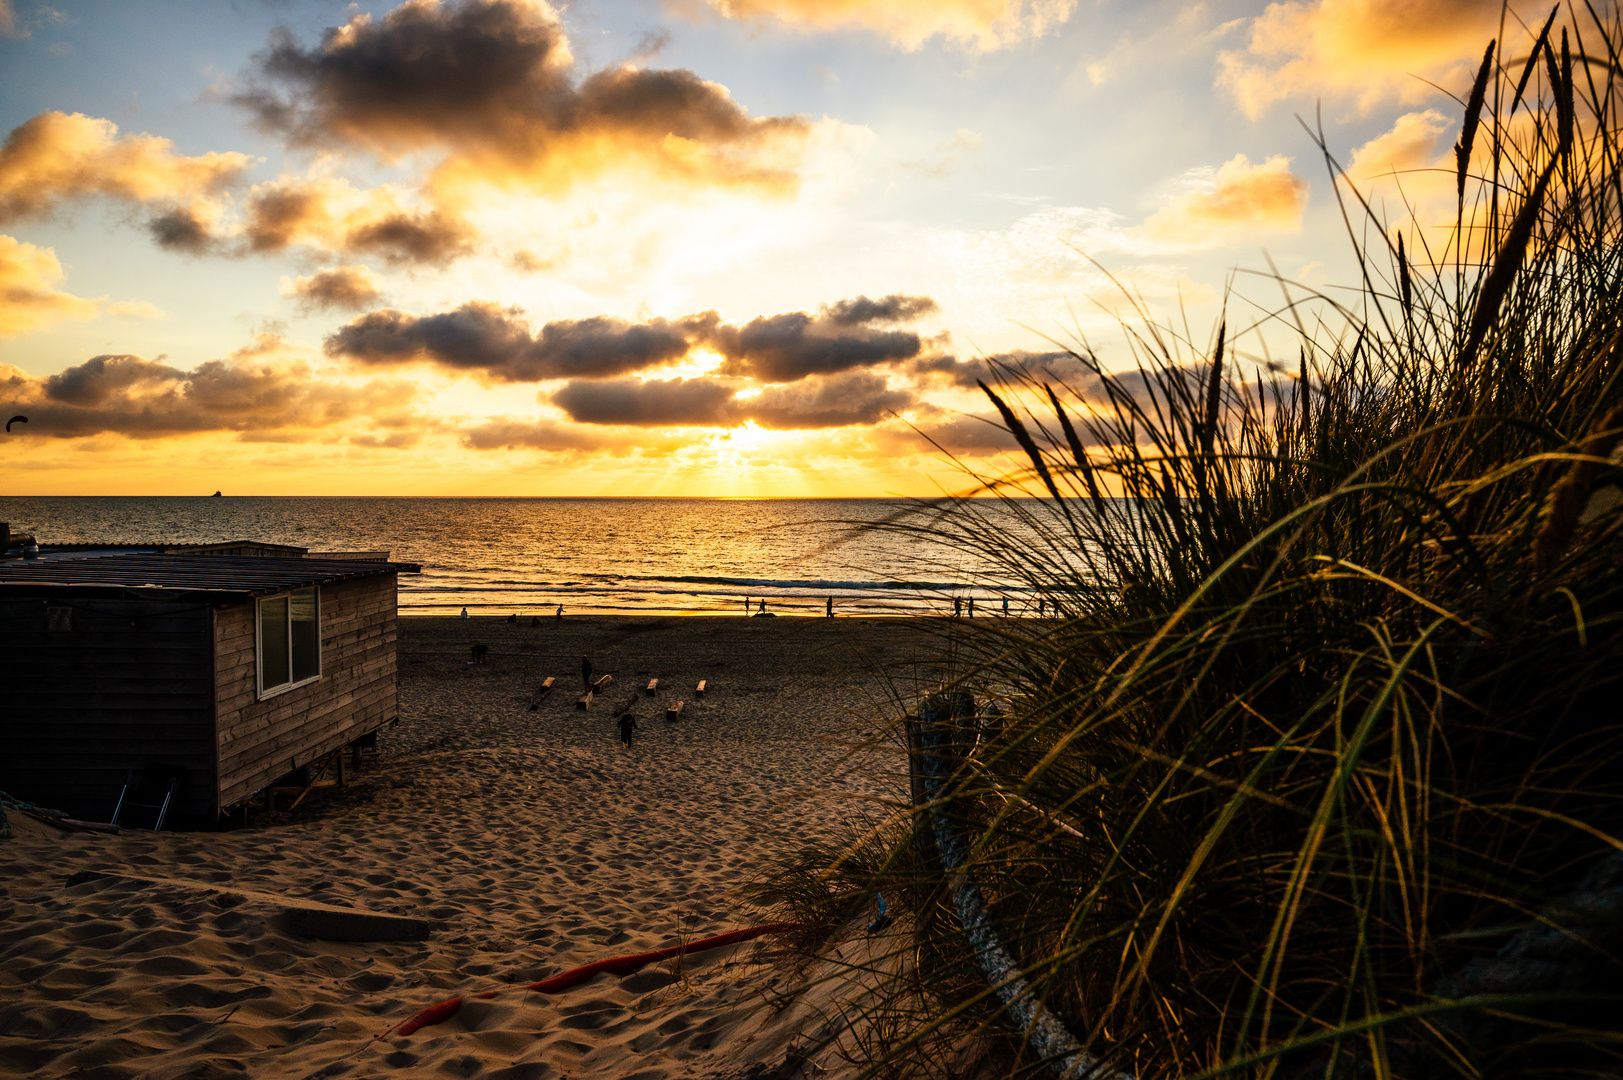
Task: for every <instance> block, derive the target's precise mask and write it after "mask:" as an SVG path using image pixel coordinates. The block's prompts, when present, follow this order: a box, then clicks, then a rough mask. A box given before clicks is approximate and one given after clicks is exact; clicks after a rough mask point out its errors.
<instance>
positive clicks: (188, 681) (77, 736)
mask: <svg viewBox="0 0 1623 1080" xmlns="http://www.w3.org/2000/svg"><path fill="white" fill-rule="evenodd" d="M47 607H67V608H69V609H71V616H70V619H71V622H70V628H69V629H66V630H47V629H46V615H45V611H46V608H47ZM209 627H210V608H209V605H208V604H207V603H202V602H198V601H180V602H154V601H145V600H116V599H107V598H103V599H88V598H73V599H57V598H53V599H50V600H49V601H47V600H43V599H37V598H34V599H0V657H4V668H5V676H4V685H3V686H0V790H4V791H6V792H8V793H10V794H11V795H13V796H16V797H17V798H21V799H29V800H32V801H34V802H37V803H39V804H40V805H41V806H48V807H52V808H55V809H59V810H65V811H67V812H68V813H70V814H72V815H74V816H77V817H82V818H86V819H89V820H95V821H106V820H107V819H108V818H109V817H110V816H111V815H112V812H113V807H114V805H115V804H116V803H117V801H118V794H119V791H120V789H121V788H122V786H123V783H124V776H125V772H126V770H128V769H131V768H139V767H141V766H143V765H146V764H148V763H161V764H166V765H177V766H180V767H181V768H183V769H184V770H185V772H186V779H185V783H184V786H183V787H182V789H181V792H180V803H179V805H178V806H177V807H176V808H175V809H176V810H178V811H179V812H180V813H187V814H204V813H208V812H210V811H212V809H213V807H214V800H215V776H214V762H215V756H214V753H213V746H212V731H211V724H210V709H211V706H212V704H213V694H212V693H211V690H210V663H211V660H212V657H213V650H212V648H211V644H210V630H209Z"/></svg>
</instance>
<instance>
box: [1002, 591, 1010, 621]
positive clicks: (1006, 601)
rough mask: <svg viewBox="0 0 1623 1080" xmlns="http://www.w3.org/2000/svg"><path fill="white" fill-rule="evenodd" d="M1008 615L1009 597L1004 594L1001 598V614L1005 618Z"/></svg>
mask: <svg viewBox="0 0 1623 1080" xmlns="http://www.w3.org/2000/svg"><path fill="white" fill-rule="evenodd" d="M1008 615H1009V598H1008V597H1007V596H1005V597H1004V598H1003V616H1004V618H1007V617H1008Z"/></svg>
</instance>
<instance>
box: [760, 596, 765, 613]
mask: <svg viewBox="0 0 1623 1080" xmlns="http://www.w3.org/2000/svg"><path fill="white" fill-rule="evenodd" d="M761 610H762V611H765V610H766V597H764V596H763V597H761Z"/></svg>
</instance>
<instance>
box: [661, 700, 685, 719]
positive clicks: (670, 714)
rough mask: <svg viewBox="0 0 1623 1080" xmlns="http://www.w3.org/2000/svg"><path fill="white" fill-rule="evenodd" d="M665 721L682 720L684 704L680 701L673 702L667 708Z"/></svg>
mask: <svg viewBox="0 0 1623 1080" xmlns="http://www.w3.org/2000/svg"><path fill="white" fill-rule="evenodd" d="M665 719H666V720H667V721H670V720H680V719H682V703H681V702H680V701H673V702H671V703H670V705H668V706H667V707H666V709H665Z"/></svg>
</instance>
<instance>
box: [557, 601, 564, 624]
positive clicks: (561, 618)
mask: <svg viewBox="0 0 1623 1080" xmlns="http://www.w3.org/2000/svg"><path fill="white" fill-rule="evenodd" d="M558 621H559V622H563V621H564V606H563V605H562V604H559V605H558Z"/></svg>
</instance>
